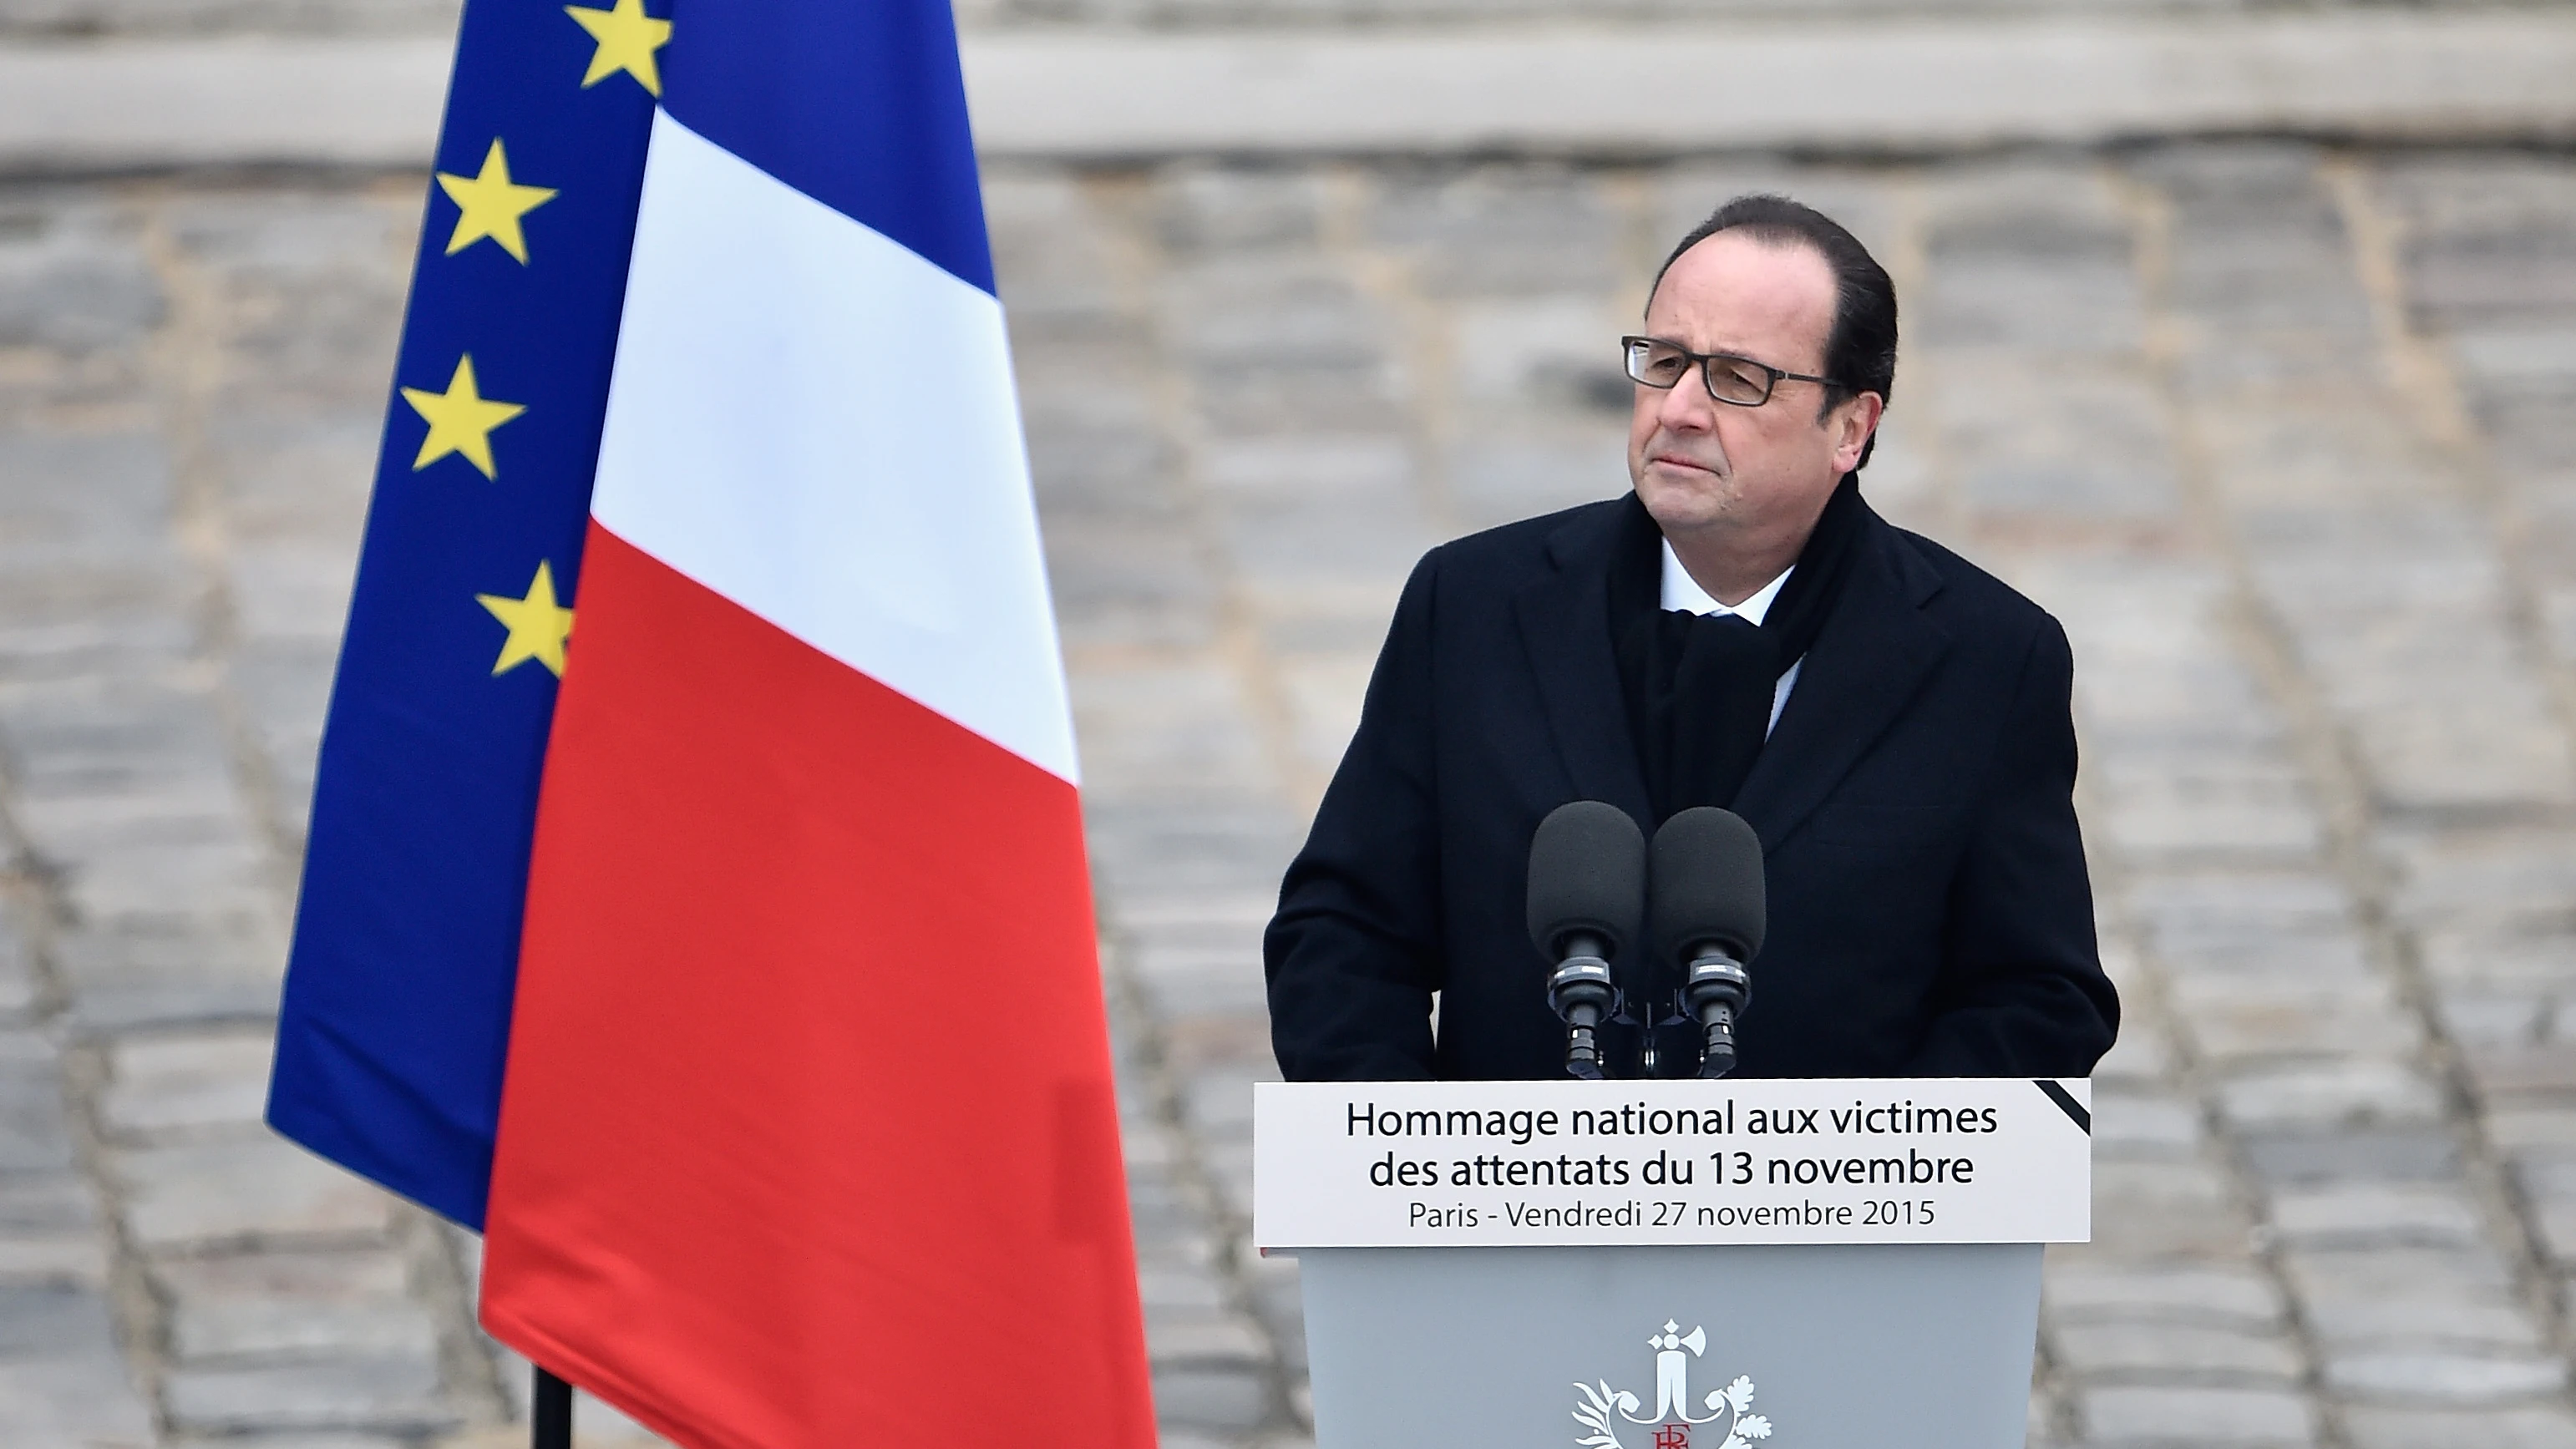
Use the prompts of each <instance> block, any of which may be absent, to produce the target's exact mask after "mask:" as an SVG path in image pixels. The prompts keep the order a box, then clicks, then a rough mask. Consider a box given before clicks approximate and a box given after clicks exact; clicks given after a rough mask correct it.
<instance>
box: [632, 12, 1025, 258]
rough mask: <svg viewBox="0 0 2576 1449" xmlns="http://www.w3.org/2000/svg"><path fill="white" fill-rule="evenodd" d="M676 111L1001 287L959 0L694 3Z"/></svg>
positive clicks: (680, 45) (778, 172) (858, 214)
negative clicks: (961, 66)
mask: <svg viewBox="0 0 2576 1449" xmlns="http://www.w3.org/2000/svg"><path fill="white" fill-rule="evenodd" d="M681 9H682V14H681V16H680V17H679V23H680V24H681V25H682V26H683V27H685V28H684V29H683V30H682V31H681V32H679V33H676V34H675V35H674V36H673V39H672V45H671V49H670V52H669V54H670V64H669V68H668V69H669V77H670V80H669V87H668V91H667V93H666V94H665V96H664V101H663V103H664V104H665V105H667V106H669V107H670V111H671V116H672V119H674V120H677V121H679V122H680V123H681V124H682V125H685V126H687V127H688V128H689V129H690V130H692V131H695V132H697V133H698V134H699V135H701V136H704V137H706V138H707V139H708V140H710V141H713V142H715V143H716V144H717V145H719V146H722V147H723V148H725V149H726V150H728V151H731V152H732V153H733V154H735V155H736V156H739V157H741V158H742V159H743V160H745V161H748V162H750V163H751V164H752V165H754V166H757V167H759V168H760V169H761V170H763V171H766V172H768V173H769V174H770V175H772V176H775V177H777V178H778V179H779V180H781V181H784V182H786V183H787V184H788V185H790V186H792V187H795V188H796V189H797V190H799V191H801V192H804V193H805V194H806V195H807V196H810V197H812V198H814V199H815V200H816V201H819V202H821V203H823V204H824V205H825V206H828V207H831V208H832V209H833V210H835V211H838V212H840V213H842V214H843V215H845V216H848V217H850V218H851V219H852V220H854V221H857V222H859V223H860V224H861V225H863V226H867V227H871V228H873V229H875V230H876V231H878V232H880V233H882V234H883V235H885V236H888V237H891V238H893V239H894V240H895V241H898V242H900V243H902V244H903V245H904V246H907V247H909V248H911V249H912V250H913V251H915V252H918V253H920V254H921V255H922V256H923V257H925V258H927V259H928V260H930V261H931V262H932V263H934V264H936V265H938V266H939V267H941V268H943V269H945V270H946V271H948V272H949V273H951V274H952V275H954V276H956V277H957V278H958V279H959V280H961V281H964V282H967V283H969V284H971V285H973V286H976V287H980V288H982V289H983V290H985V291H987V292H990V291H992V290H993V257H992V252H991V249H990V247H989V246H988V245H987V243H986V240H985V234H984V199H983V193H982V191H981V190H980V189H979V187H978V186H977V183H976V175H975V146H974V141H973V138H972V135H971V133H970V131H969V130H968V127H967V118H966V87H965V82H964V81H963V79H962V78H961V77H960V74H959V70H958V61H957V29H956V23H955V21H954V20H953V18H952V17H951V16H950V13H949V7H948V5H947V3H946V0H709V3H706V4H703V5H691V4H688V3H685V0H684V3H683V4H682V7H681Z"/></svg>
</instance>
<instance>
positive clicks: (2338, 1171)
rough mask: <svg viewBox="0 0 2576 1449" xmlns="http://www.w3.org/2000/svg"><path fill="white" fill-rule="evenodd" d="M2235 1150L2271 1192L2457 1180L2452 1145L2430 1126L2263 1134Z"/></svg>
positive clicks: (2457, 1152) (2242, 1141)
mask: <svg viewBox="0 0 2576 1449" xmlns="http://www.w3.org/2000/svg"><path fill="white" fill-rule="evenodd" d="M2238 1149H2239V1150H2240V1151H2241V1152H2243V1153H2244V1155H2245V1161H2246V1164H2247V1166H2249V1167H2251V1168H2252V1169H2253V1172H2254V1175H2255V1177H2256V1178H2257V1179H2259V1180H2260V1181H2262V1182H2264V1183H2266V1184H2268V1185H2271V1186H2273V1187H2275V1188H2285V1187H2299V1186H2306V1185H2311V1184H2321V1183H2339V1184H2340V1183H2354V1182H2373V1181H2378V1182H2442V1183H2449V1182H2455V1181H2457V1180H2458V1178H2459V1176H2460V1145H2459V1143H2458V1141H2457V1140H2455V1139H2454V1137H2453V1136H2452V1134H2451V1133H2450V1132H2448V1131H2447V1130H2445V1129H2444V1128H2443V1127H2441V1126H2438V1125H2435V1124H2431V1123H2426V1124H2422V1125H2419V1126H2416V1127H2412V1128H2395V1129H2388V1130H2378V1131H2355V1130H2351V1129H2343V1130H2325V1131H2313V1132H2295V1133H2265V1134H2263V1135H2261V1136H2248V1137H2244V1138H2241V1139H2240V1140H2239V1142H2238Z"/></svg>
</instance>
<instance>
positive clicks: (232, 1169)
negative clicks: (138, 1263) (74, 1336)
mask: <svg viewBox="0 0 2576 1449" xmlns="http://www.w3.org/2000/svg"><path fill="white" fill-rule="evenodd" d="M112 1161H113V1169H112V1170H113V1172H114V1174H115V1176H116V1177H117V1178H118V1179H119V1180H120V1181H121V1182H122V1183H123V1184H124V1186H125V1188H126V1190H127V1192H128V1193H129V1194H130V1196H129V1199H128V1207H127V1209H126V1221H127V1222H128V1223H129V1224H130V1226H131V1230H132V1232H133V1233H134V1236H135V1237H136V1239H137V1240H138V1241H140V1242H141V1243H143V1244H145V1245H147V1246H150V1247H192V1246H200V1245H211V1244H220V1243H232V1242H243V1241H254V1240H266V1239H277V1238H289V1237H298V1236H306V1235H310V1236H315V1237H353V1236H361V1235H374V1234H380V1233H382V1232H384V1231H385V1230H386V1228H387V1226H388V1224H389V1223H390V1221H391V1204H392V1200H391V1199H390V1198H388V1197H387V1196H386V1195H385V1194H384V1192H383V1191H382V1190H381V1189H379V1188H377V1187H375V1186H373V1185H371V1184H369V1183H366V1182H364V1181H362V1180H360V1179H358V1178H356V1177H353V1176H351V1175H350V1174H349V1173H347V1172H346V1171H343V1170H342V1169H340V1168H338V1167H334V1166H332V1165H331V1164H330V1163H327V1162H324V1161H323V1160H322V1159H320V1158H318V1157H315V1156H313V1155H311V1154H310V1153H307V1152H305V1151H304V1150H303V1149H302V1148H299V1147H294V1146H290V1145H288V1144H287V1143H286V1142H285V1141H284V1140H283V1139H281V1138H275V1137H257V1136H254V1137H245V1138H242V1139H241V1140H239V1141H230V1142H213V1143H194V1144H188V1145H183V1146H171V1147H154V1148H141V1149H134V1150H129V1151H124V1152H118V1153H115V1154H114V1155H113V1158H112Z"/></svg>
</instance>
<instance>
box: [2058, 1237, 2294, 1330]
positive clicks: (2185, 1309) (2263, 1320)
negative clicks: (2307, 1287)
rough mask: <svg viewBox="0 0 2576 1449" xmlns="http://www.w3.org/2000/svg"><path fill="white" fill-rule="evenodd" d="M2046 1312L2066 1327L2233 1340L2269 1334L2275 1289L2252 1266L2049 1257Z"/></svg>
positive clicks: (2276, 1308)
mask: <svg viewBox="0 0 2576 1449" xmlns="http://www.w3.org/2000/svg"><path fill="white" fill-rule="evenodd" d="M2045 1283H2046V1289H2045V1292H2046V1299H2047V1303H2048V1307H2049V1312H2050V1313H2051V1314H2052V1315H2053V1316H2054V1317H2056V1318H2057V1319H2059V1320H2062V1321H2064V1322H2068V1323H2091V1322H2117V1321H2123V1320H2130V1321H2141V1322H2172V1323H2198V1324H2206V1325H2215V1326H2219V1327H2225V1328H2232V1329H2235V1330H2237V1331H2239V1332H2262V1331H2268V1330H2272V1329H2275V1328H2276V1327H2277V1326H2278V1325H2279V1324H2280V1323H2281V1321H2282V1319H2283V1312H2282V1303H2281V1296H2280V1289H2279V1287H2278V1286H2277V1285H2275V1284H2274V1283H2273V1282H2272V1281H2271V1280H2270V1279H2268V1278H2266V1277H2265V1276H2264V1275H2263V1274H2262V1273H2260V1272H2259V1271H2257V1270H2255V1269H2254V1268H2252V1267H2251V1266H2234V1267H2219V1266H2214V1265H2206V1264H2189V1265H2184V1264H2164V1263H2120V1264H2105V1263H2078V1262H2074V1261H2070V1260H2069V1259H2068V1257H2067V1256H2066V1255H2065V1254H2064V1253H2063V1252H2061V1251H2060V1250H2058V1249H2055V1248H2052V1249H2050V1250H2049V1257H2048V1260H2047V1268H2046V1279H2045Z"/></svg>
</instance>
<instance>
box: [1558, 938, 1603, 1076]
mask: <svg viewBox="0 0 2576 1449" xmlns="http://www.w3.org/2000/svg"><path fill="white" fill-rule="evenodd" d="M1560 949H1561V950H1562V952H1563V953H1564V954H1563V955H1562V957H1561V958H1560V960H1559V962H1558V965H1557V968H1556V970H1555V972H1554V973H1553V974H1551V975H1550V976H1549V977H1548V978H1547V1004H1548V1005H1549V1006H1550V1007H1553V1008H1554V1009H1555V1011H1556V1014H1557V1016H1558V1018H1559V1019H1560V1020H1562V1021H1563V1022H1564V1023H1565V1071H1566V1075H1568V1076H1572V1077H1580V1078H1582V1079H1584V1080H1585V1081H1599V1080H1600V1079H1601V1076H1602V1068H1601V1032H1600V1027H1601V1023H1602V1022H1604V1021H1606V1020H1609V1019H1610V1018H1611V1017H1612V1016H1614V1015H1615V1014H1616V1013H1617V1012H1618V1010H1619V988H1618V986H1617V984H1616V983H1615V982H1613V981H1612V980H1611V977H1610V960H1609V957H1610V943H1609V942H1608V941H1606V940H1604V939H1603V938H1602V937H1600V936H1597V935H1594V934H1593V933H1592V932H1589V931H1570V932H1567V933H1566V935H1565V938H1564V939H1563V941H1562V942H1561V943H1560Z"/></svg>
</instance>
